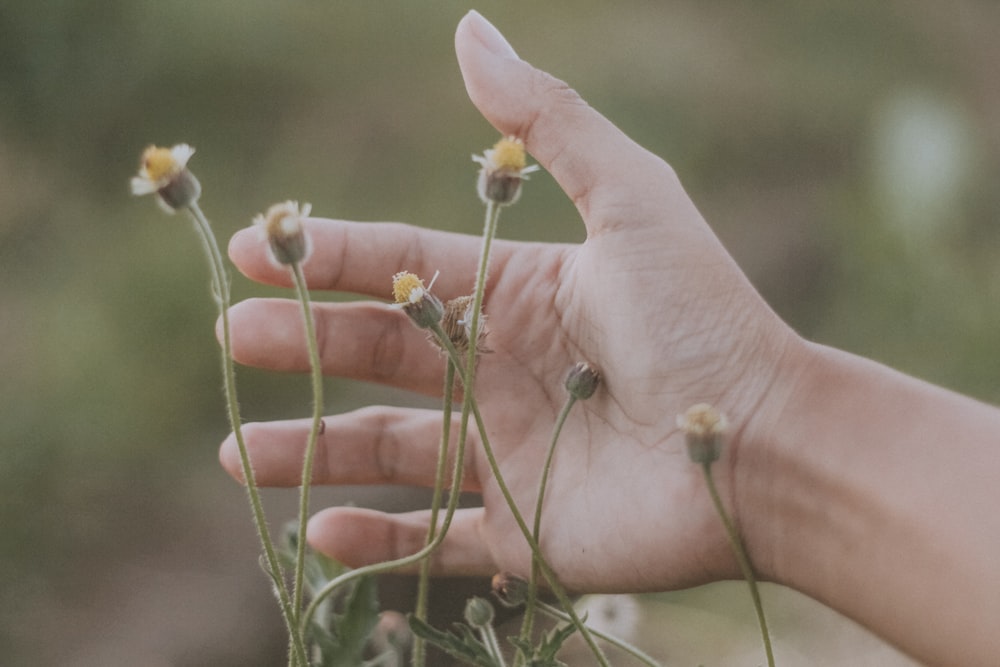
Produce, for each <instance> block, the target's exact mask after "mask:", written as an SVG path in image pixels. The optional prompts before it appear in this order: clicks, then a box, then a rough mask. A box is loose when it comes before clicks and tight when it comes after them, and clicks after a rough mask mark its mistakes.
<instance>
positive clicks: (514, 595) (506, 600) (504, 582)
mask: <svg viewBox="0 0 1000 667" xmlns="http://www.w3.org/2000/svg"><path fill="white" fill-rule="evenodd" d="M491 583H492V588H493V595H495V596H496V598H497V600H499V601H500V603H501V604H502V605H503V606H505V607H520V606H521V605H522V604H524V603H525V602H526V601H527V599H528V582H527V581H525V580H524V579H522V578H520V577H517V576H514V575H513V574H511V573H510V572H498V573H496V574H494V575H493V580H492V582H491Z"/></svg>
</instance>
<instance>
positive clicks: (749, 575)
mask: <svg viewBox="0 0 1000 667" xmlns="http://www.w3.org/2000/svg"><path fill="white" fill-rule="evenodd" d="M701 468H702V471H703V472H704V473H705V482H706V484H707V485H708V492H709V494H711V496H712V502H713V503H714V504H715V510H716V511H717V512H718V513H719V517H720V518H721V519H722V524H723V525H724V526H725V528H726V537H728V538H729V544H730V546H731V547H732V548H733V553H734V554H735V555H736V560H737V562H738V563H739V566H740V571H742V572H743V578H744V579H746V580H747V585H748V586H749V587H750V598H751V599H752V600H753V607H754V611H756V612H757V622H758V623H759V624H760V633H761V636H762V637H763V640H764V652H765V653H766V654H767V664H768V666H769V667H774V653H773V651H772V650H771V635H770V633H768V631H767V619H766V618H764V605H763V604H762V603H761V600H760V591H759V590H757V578H756V576H754V572H753V567H752V566H751V565H750V559H749V558H748V557H747V553H746V549H744V548H743V542H742V541H741V540H740V535H739V533H738V532H737V530H736V526H734V525H733V522H732V520H731V519H730V518H729V514H727V513H726V509H725V507H723V505H722V498H721V497H720V496H719V490H718V489H717V488H716V487H715V479H714V478H713V477H712V464H711V462H705V463H702V466H701Z"/></svg>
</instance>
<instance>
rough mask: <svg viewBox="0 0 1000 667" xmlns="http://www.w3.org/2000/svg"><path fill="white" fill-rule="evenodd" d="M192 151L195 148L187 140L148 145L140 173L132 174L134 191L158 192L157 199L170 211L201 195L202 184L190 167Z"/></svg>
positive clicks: (143, 193) (143, 154)
mask: <svg viewBox="0 0 1000 667" xmlns="http://www.w3.org/2000/svg"><path fill="white" fill-rule="evenodd" d="M192 155H194V149H193V148H191V147H190V146H188V145H187V144H177V145H176V146H174V147H173V148H161V147H159V146H148V147H147V148H146V150H144V151H143V153H142V161H141V164H140V165H139V175H138V176H133V177H132V180H131V187H132V194H133V195H137V196H139V195H148V194H156V196H157V197H156V199H157V202H158V203H159V204H160V206H161V207H162V208H163V209H164V210H165V211H167V212H168V213H173V212H174V211H176V210H177V209H179V208H184V207H187V206H190V205H191V204H194V203H195V202H197V201H198V197H200V196H201V184H200V183H199V182H198V179H197V178H195V177H194V174H192V173H191V172H190V171H188V169H187V163H188V160H190V159H191V156H192Z"/></svg>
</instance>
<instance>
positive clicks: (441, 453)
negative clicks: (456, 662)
mask: <svg viewBox="0 0 1000 667" xmlns="http://www.w3.org/2000/svg"><path fill="white" fill-rule="evenodd" d="M454 393H455V364H454V363H452V362H451V360H449V361H448V362H447V367H446V368H445V372H444V393H443V396H444V399H443V400H444V403H443V405H442V408H441V444H440V445H439V447H438V463H437V471H436V473H435V475H434V496H433V497H432V498H431V521H430V525H429V526H428V527H427V542H426V544H431V543H432V542H433V541H434V535H435V533H436V532H437V520H438V514H439V513H440V511H441V497H442V495H443V491H444V484H445V480H444V476H445V475H446V474H447V472H448V445H449V442H450V440H451V402H452V396H453V395H454ZM430 570H431V561H430V559H429V558H425V559H424V560H423V561H422V562H421V563H420V576H419V579H418V580H417V603H416V609H415V610H414V615H415V616H416V617H417V618H419V619H420V620H421V621H425V620H427V604H428V602H427V597H428V592H429V588H430ZM425 662H426V651H425V648H424V640H423V639H421V638H420V637H414V638H413V667H422V665H423V664H424V663H425Z"/></svg>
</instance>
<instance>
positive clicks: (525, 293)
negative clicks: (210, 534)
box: [221, 15, 795, 591]
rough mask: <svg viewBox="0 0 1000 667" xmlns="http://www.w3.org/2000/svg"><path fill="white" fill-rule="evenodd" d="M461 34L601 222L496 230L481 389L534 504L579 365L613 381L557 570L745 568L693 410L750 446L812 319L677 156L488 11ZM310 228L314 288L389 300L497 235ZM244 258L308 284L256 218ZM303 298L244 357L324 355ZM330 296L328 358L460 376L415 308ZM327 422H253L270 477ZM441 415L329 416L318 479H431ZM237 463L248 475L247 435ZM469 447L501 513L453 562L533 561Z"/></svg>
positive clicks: (333, 512) (559, 511) (536, 144)
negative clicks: (607, 108)
mask: <svg viewBox="0 0 1000 667" xmlns="http://www.w3.org/2000/svg"><path fill="white" fill-rule="evenodd" d="M456 49H457V52H458V57H459V63H460V65H461V68H462V73H463V75H464V77H465V80H466V85H467V88H468V91H469V94H470V97H471V98H472V100H473V102H474V103H475V104H476V106H477V107H478V108H479V109H480V110H481V111H482V113H483V114H484V115H485V116H486V117H487V119H489V120H490V121H491V122H492V123H493V124H494V125H495V126H496V127H497V128H498V129H499V130H500V131H501V132H502V133H503V134H505V135H516V136H518V137H522V138H523V139H524V141H525V143H526V145H527V148H528V150H529V152H531V154H532V155H533V156H534V157H535V158H536V159H537V160H538V161H539V162H540V163H541V164H542V165H543V166H544V167H545V168H546V169H548V170H549V171H550V173H551V174H552V175H553V176H554V177H555V178H556V179H557V180H558V181H559V183H560V184H561V185H562V187H563V188H564V189H565V191H566V192H567V194H568V195H569V196H570V197H571V198H572V200H573V201H574V202H575V204H576V206H577V208H578V210H579V211H580V213H581V215H582V217H583V219H584V221H585V223H586V226H587V240H586V242H585V243H583V244H582V245H559V244H540V243H512V242H504V241H497V242H495V245H494V251H493V256H492V264H491V268H490V279H489V282H488V285H487V296H486V306H485V310H486V312H487V315H488V317H489V318H490V319H489V327H490V333H489V338H488V342H489V346H490V348H491V349H492V350H493V352H492V353H491V354H488V355H484V356H483V357H482V358H481V361H480V364H479V368H478V371H477V386H476V396H477V399H478V401H479V404H480V406H481V410H482V413H483V417H484V421H485V423H486V425H487V428H488V432H489V434H490V439H491V442H492V444H493V446H494V448H495V450H496V452H497V456H498V458H499V460H500V462H501V465H502V469H503V472H504V476H505V478H506V479H507V481H508V483H509V484H510V486H511V489H512V491H513V493H514V494H515V495H516V497H517V499H518V502H519V504H520V507H521V510H522V513H523V514H524V515H525V516H529V517H530V516H532V514H533V507H534V501H535V493H536V491H537V486H538V476H539V471H540V470H541V468H542V462H543V460H544V456H545V452H546V447H547V444H548V441H549V438H550V437H551V429H552V425H553V423H554V421H555V417H556V415H557V413H558V412H559V409H560V408H561V407H562V404H563V402H564V400H565V396H566V394H565V390H564V389H563V386H562V383H563V381H564V378H565V374H566V372H567V371H568V369H569V368H570V367H571V366H572V365H573V364H574V363H575V362H577V361H581V360H586V361H589V362H590V363H592V364H593V365H595V366H596V367H597V368H599V369H600V371H601V373H602V375H603V382H602V386H601V389H600V390H599V391H598V393H597V394H596V395H595V396H593V397H592V398H591V399H589V400H588V401H586V402H581V403H579V404H578V405H577V407H576V409H575V412H574V413H573V414H572V415H571V417H570V419H569V420H568V423H567V424H566V426H565V428H564V430H563V433H562V436H561V440H560V447H559V450H558V451H557V454H556V460H555V463H554V468H553V471H552V475H551V478H550V481H549V487H548V491H547V497H546V506H545V508H544V513H543V519H542V522H543V537H542V542H541V543H542V546H543V550H544V552H545V555H546V557H547V559H548V560H549V562H550V564H551V565H552V567H553V568H554V569H555V571H556V572H558V574H559V576H560V578H561V579H562V580H563V582H564V583H565V585H567V586H569V587H570V588H573V589H581V590H589V591H611V590H619V591H620V590H648V589H650V588H669V587H677V586H687V585H691V584H695V583H698V582H703V581H709V580H712V579H718V578H720V577H724V576H727V575H732V574H734V573H735V570H734V565H733V562H732V557H731V555H730V553H729V551H728V548H729V547H728V546H727V544H726V542H725V541H724V535H723V533H722V531H721V528H720V526H719V523H718V517H716V516H715V514H714V513H713V511H712V508H711V506H710V503H709V498H708V497H707V495H706V494H704V493H703V491H704V486H703V485H704V481H703V480H702V478H701V472H700V469H699V468H697V467H696V466H694V465H692V463H691V462H690V460H689V459H688V457H687V454H686V450H685V448H684V443H683V437H682V435H681V434H680V433H679V431H678V429H677V426H676V423H675V420H676V416H677V414H679V413H680V412H682V411H683V410H684V409H686V408H687V407H688V406H689V405H692V404H694V403H697V402H700V401H707V402H711V403H713V404H714V405H717V406H718V407H720V408H721V409H722V410H724V411H725V412H726V413H727V414H728V416H729V419H730V421H731V422H733V423H734V424H735V428H734V432H735V437H734V438H733V440H732V442H731V447H732V448H733V449H736V448H738V447H739V442H740V433H741V432H742V430H743V428H744V426H745V424H746V422H747V420H748V418H749V416H750V415H751V414H752V413H753V412H754V410H755V409H756V408H757V403H758V402H759V401H760V400H761V397H762V396H763V395H764V393H765V390H766V388H767V386H768V385H769V384H770V382H771V381H772V378H773V377H774V376H775V374H776V373H778V372H779V368H778V363H777V362H778V361H779V360H780V359H781V357H782V354H783V351H784V349H785V348H786V347H787V346H789V345H792V344H794V341H795V337H794V336H793V335H792V334H791V333H790V332H789V331H788V330H787V328H786V327H785V326H784V325H783V324H782V323H781V322H780V321H779V320H778V318H777V317H775V316H774V315H773V314H772V313H771V311H770V310H769V309H768V308H767V306H766V305H765V304H764V303H763V301H761V300H760V299H759V298H758V297H757V295H756V294H755V292H754V290H753V289H752V288H751V286H750V285H749V284H748V282H747V281H746V279H745V278H744V277H743V275H742V273H741V272H740V271H739V270H738V268H737V267H736V266H735V265H734V264H733V262H732V261H731V260H730V258H729V256H728V255H727V254H726V252H725V251H724V250H723V248H722V247H721V246H720V245H719V243H718V241H717V240H716V238H715V236H714V235H713V233H712V232H711V231H710V230H709V228H708V226H707V225H706V224H705V222H704V221H703V220H702V218H701V216H700V215H699V213H698V212H697V210H696V209H695V207H694V206H693V205H692V203H691V202H690V200H689V199H688V197H687V196H686V195H685V193H684V191H683V189H682V188H681V186H680V184H679V182H678V180H677V178H676V176H675V175H674V173H673V171H672V170H671V169H670V167H669V166H668V165H667V164H665V163H664V162H663V161H661V160H660V159H659V158H657V157H655V156H653V155H651V154H649V153H648V152H646V151H645V150H644V149H642V148H640V147H639V146H638V145H636V144H634V143H633V142H632V141H630V140H629V139H628V138H627V137H625V136H624V135H623V134H622V133H621V132H620V131H619V130H618V129H617V128H615V127H614V126H613V125H612V124H611V123H610V122H608V121H607V120H606V119H604V118H603V117H602V116H600V115H599V114H598V113H596V112H595V111H594V110H592V109H591V108H590V107H588V106H587V105H586V104H585V103H584V102H582V101H581V100H580V98H579V97H578V96H577V95H576V93H575V92H573V91H572V90H570V89H569V88H568V87H567V86H566V85H565V84H563V83H562V82H560V81H558V80H556V79H554V78H552V77H550V76H549V75H547V74H544V73H542V72H540V71H538V70H536V69H534V68H533V67H531V66H530V65H528V64H527V63H525V62H523V61H522V60H520V59H518V58H517V56H516V55H515V54H514V52H513V50H512V49H511V48H510V46H509V45H508V44H507V43H506V41H504V40H503V38H502V37H500V35H499V33H497V32H496V31H495V29H493V28H492V26H491V25H490V24H488V23H486V22H485V20H483V19H481V17H478V15H470V17H468V18H466V19H465V20H463V22H462V23H461V24H460V26H459V28H458V33H457V36H456ZM501 225H502V220H501ZM308 230H309V233H310V235H311V236H312V239H313V246H314V248H315V249H314V251H313V256H312V257H311V258H310V260H309V261H308V262H307V264H306V266H305V267H304V268H305V273H306V277H307V281H308V282H309V284H310V286H311V287H313V288H320V289H334V290H341V291H350V292H359V293H362V294H368V295H371V296H375V297H384V296H385V295H386V294H387V292H388V289H389V287H390V285H391V276H392V274H393V273H394V272H396V271H399V270H404V269H405V270H410V271H414V272H415V273H417V274H418V275H422V276H431V275H433V273H434V272H435V271H436V270H440V271H441V275H440V277H439V278H438V280H437V282H436V283H435V285H434V291H435V293H436V294H438V295H439V296H440V297H442V298H444V299H447V298H452V297H455V296H459V295H461V294H465V293H468V291H469V290H470V288H471V283H472V278H473V277H474V275H475V266H476V262H477V261H478V250H479V245H480V241H479V239H478V238H477V237H474V236H469V237H464V236H460V235H453V234H445V233H440V232H435V231H429V230H421V229H417V228H413V227H409V226H402V225H394V224H372V223H366V224H352V223H349V222H342V221H329V220H313V221H310V222H309V223H308ZM230 255H231V257H232V258H233V261H234V262H235V263H236V265H237V266H238V267H239V269H240V270H241V271H242V272H244V273H245V274H246V275H248V276H249V277H251V278H253V279H255V280H259V281H262V282H266V283H275V284H288V276H287V275H286V274H285V273H284V272H282V271H280V270H277V269H275V268H274V266H273V265H272V264H271V263H270V262H269V261H268V260H267V258H266V256H265V244H262V243H260V242H259V237H256V235H255V234H254V233H253V231H252V230H251V231H249V232H246V231H245V232H241V233H239V234H237V235H236V236H235V237H234V238H233V240H232V242H231V245H230ZM372 267H384V270H383V271H373V270H372ZM297 307H298V306H297V304H296V303H295V302H291V301H280V300H249V301H247V302H244V303H242V304H239V305H237V306H236V307H234V308H233V310H232V325H233V345H234V356H235V358H236V359H237V361H240V362H241V363H246V364H252V365H255V366H262V367H267V368H276V369H285V370H291V369H294V370H303V369H305V368H307V365H306V364H307V361H306V357H305V351H304V347H303V343H301V342H300V341H301V339H302V330H301V325H300V324H299V323H298V319H299V318H298V317H297V316H296V310H295V309H296V308H297ZM315 313H316V319H317V327H318V330H319V336H320V339H321V348H322V350H323V358H324V366H325V372H327V373H330V374H335V375H341V376H348V377H354V378H359V379H364V380H374V381H380V382H386V383H390V384H393V385H396V386H399V387H403V388H406V389H412V390H416V391H420V392H424V393H430V394H435V393H437V394H440V391H441V386H442V377H443V368H444V362H443V359H442V357H441V356H440V355H439V354H438V353H436V352H435V351H434V349H433V348H432V347H431V346H430V344H429V343H428V342H427V341H426V339H425V334H424V332H422V331H419V330H418V329H416V328H415V327H413V326H412V325H411V324H410V322H409V321H408V319H407V318H406V316H405V315H404V314H403V313H401V312H399V311H395V310H390V309H388V308H386V307H385V306H384V305H381V304H379V305H374V304H371V303H368V304H364V303H362V304H358V303H351V304H317V305H316V306H315ZM307 428H308V426H307V425H306V424H305V423H303V422H299V423H276V424H256V425H248V430H247V440H248V446H249V447H250V450H251V456H252V457H253V459H254V462H255V469H256V471H257V474H258V481H259V482H260V483H261V484H264V485H268V484H297V479H296V477H297V475H298V474H299V471H300V469H301V468H300V465H301V464H300V461H301V454H302V449H301V443H302V442H304V438H303V433H305V432H306V429H307ZM471 430H473V431H474V428H473V429H471ZM439 433H440V416H439V413H436V412H433V411H427V412H424V411H416V410H401V409H397V408H389V407H373V408H367V409H364V410H361V411H360V412H357V413H352V414H348V415H340V416H336V417H331V418H328V419H327V421H326V429H325V433H324V434H323V435H322V436H321V441H320V443H319V449H320V454H319V463H318V468H319V471H320V472H318V473H317V477H316V481H317V482H319V483H333V484H347V483H387V482H388V483H393V482H396V483H407V484H424V485H430V484H431V483H432V481H433V471H434V461H435V452H436V449H437V446H438V440H439ZM735 458H736V457H735V456H730V457H728V460H730V461H731V460H734V459H735ZM221 459H222V462H223V464H224V466H225V467H226V469H227V470H229V471H230V472H232V473H233V474H236V475H238V474H239V472H238V469H239V466H238V463H237V461H238V460H237V458H236V456H235V448H234V447H233V444H232V442H227V443H226V444H225V446H224V447H223V450H222V455H221ZM468 460H469V464H468V466H467V474H466V488H467V489H468V490H471V491H478V492H481V493H482V494H483V503H484V506H485V509H473V510H462V511H461V513H460V515H459V516H458V517H457V518H456V520H455V523H454V524H453V526H452V528H451V530H450V532H449V534H448V539H447V540H446V541H445V543H444V545H443V546H442V548H441V550H440V552H439V553H438V555H437V556H436V558H435V566H434V569H435V571H436V572H438V573H442V574H444V573H447V574H479V575H484V574H493V573H494V572H497V571H500V570H510V571H513V572H515V573H520V574H522V575H523V574H527V572H528V571H529V566H530V552H529V551H528V549H527V547H526V545H525V543H524V540H523V539H521V538H520V532H519V531H518V528H517V526H516V524H515V523H514V522H513V520H512V519H511V517H510V515H509V511H508V509H507V507H506V505H505V504H504V501H503V498H502V497H501V495H500V493H499V491H498V490H497V486H496V484H495V482H494V481H493V480H492V478H491V475H490V472H489V469H488V468H487V466H486V461H485V458H484V457H483V456H482V455H481V452H480V451H479V449H478V447H472V448H471V451H470V455H469V459H468ZM425 524H426V515H425V514H424V513H417V514H415V515H402V516H388V515H383V514H378V513H374V512H370V511H365V510H359V509H352V508H334V509H329V510H326V511H323V512H320V513H319V514H318V515H316V516H315V517H314V518H313V519H312V521H311V522H310V526H309V539H310V542H311V543H312V545H313V546H314V547H316V548H318V549H319V550H321V551H325V552H328V553H329V554H330V555H332V556H335V557H337V558H339V559H341V560H343V561H345V562H347V563H349V564H352V565H359V564H362V563H367V562H372V561H375V560H384V559H389V558H395V557H399V556H403V555H406V554H408V553H412V552H414V551H416V550H418V549H419V547H420V545H421V544H422V542H423V540H424V539H425V535H426V525H425ZM581 527H586V529H585V530H581ZM636 536H638V537H639V542H638V543H636V541H635V537H636Z"/></svg>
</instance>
